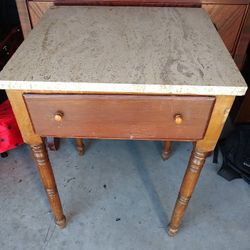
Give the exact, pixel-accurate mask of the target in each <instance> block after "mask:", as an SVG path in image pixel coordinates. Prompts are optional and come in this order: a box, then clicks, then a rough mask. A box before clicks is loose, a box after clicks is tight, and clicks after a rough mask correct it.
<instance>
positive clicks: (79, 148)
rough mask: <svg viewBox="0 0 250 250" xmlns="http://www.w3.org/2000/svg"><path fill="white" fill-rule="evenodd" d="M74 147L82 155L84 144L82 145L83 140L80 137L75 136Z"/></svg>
mask: <svg viewBox="0 0 250 250" xmlns="http://www.w3.org/2000/svg"><path fill="white" fill-rule="evenodd" d="M76 149H77V151H78V153H79V155H84V153H85V145H84V143H83V140H82V139H81V138H76Z"/></svg>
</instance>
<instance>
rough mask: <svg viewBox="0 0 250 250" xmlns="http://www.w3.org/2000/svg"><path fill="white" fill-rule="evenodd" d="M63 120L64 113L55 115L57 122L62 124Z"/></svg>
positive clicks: (59, 112) (58, 112)
mask: <svg viewBox="0 0 250 250" xmlns="http://www.w3.org/2000/svg"><path fill="white" fill-rule="evenodd" d="M62 118H63V112H61V111H57V112H56V113H55V115H54V119H55V121H57V122H60V121H62Z"/></svg>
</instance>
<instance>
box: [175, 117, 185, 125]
mask: <svg viewBox="0 0 250 250" xmlns="http://www.w3.org/2000/svg"><path fill="white" fill-rule="evenodd" d="M174 120H175V124H177V125H180V124H182V122H183V118H182V116H181V115H180V114H176V115H175V116H174Z"/></svg>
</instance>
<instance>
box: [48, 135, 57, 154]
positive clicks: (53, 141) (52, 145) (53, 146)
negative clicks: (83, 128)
mask: <svg viewBox="0 0 250 250" xmlns="http://www.w3.org/2000/svg"><path fill="white" fill-rule="evenodd" d="M46 139H47V144H48V148H49V149H50V150H51V151H57V150H58V149H59V146H60V139H59V138H56V137H46Z"/></svg>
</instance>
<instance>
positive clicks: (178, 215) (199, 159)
mask: <svg viewBox="0 0 250 250" xmlns="http://www.w3.org/2000/svg"><path fill="white" fill-rule="evenodd" d="M24 93H25V91H20V90H7V95H8V97H9V100H10V102H11V105H12V107H13V111H14V113H15V116H16V119H17V122H18V125H19V127H20V130H21V133H22V136H23V139H24V141H25V143H27V144H29V145H30V148H31V150H32V153H33V158H34V160H35V162H36V166H37V168H38V171H39V174H40V177H41V180H42V183H43V185H44V188H45V191H46V193H47V196H48V200H49V203H50V206H51V209H52V211H53V214H54V217H55V222H56V224H57V225H58V226H59V227H61V228H63V227H65V225H66V218H65V216H64V213H63V209H62V205H61V201H60V197H59V194H58V191H57V186H56V182H55V177H54V174H53V170H52V166H51V163H50V161H49V158H48V154H47V150H46V147H45V146H44V142H43V138H42V137H40V136H39V135H37V134H36V133H35V132H34V129H33V127H32V122H31V120H30V116H29V114H28V110H27V107H26V104H25V102H24V99H23V94H24ZM29 93H33V92H32V91H29ZM34 93H41V92H39V91H34ZM54 93H55V92H54ZM60 93H62V92H60ZM67 94H69V92H67ZM79 94H83V93H79ZM234 98H235V97H234V96H216V100H215V104H214V107H213V111H212V114H211V117H210V121H209V124H208V127H207V130H206V132H205V136H204V138H203V139H201V140H198V141H196V143H195V144H194V148H193V151H192V154H191V156H190V160H189V163H188V166H187V169H186V173H185V175H184V178H183V181H182V184H181V187H180V192H179V195H178V198H177V201H176V204H175V208H174V210H173V214H172V218H171V221H170V223H169V226H168V234H169V235H170V236H174V235H175V234H176V233H177V232H178V230H179V227H180V224H181V221H182V218H183V216H184V213H185V210H186V208H187V206H188V202H189V200H190V198H191V196H192V193H193V191H194V189H195V186H196V183H197V181H198V178H199V175H200V172H201V170H202V167H203V165H204V163H205V160H206V156H207V153H209V152H211V151H213V149H214V148H215V145H216V143H217V141H218V139H219V136H220V134H221V131H222V129H223V126H224V123H225V121H226V119H227V117H228V114H229V111H230V109H231V106H232V104H233V101H234ZM145 139H146V138H145ZM167 139H168V138H166V140H167ZM167 148H168V146H167Z"/></svg>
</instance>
